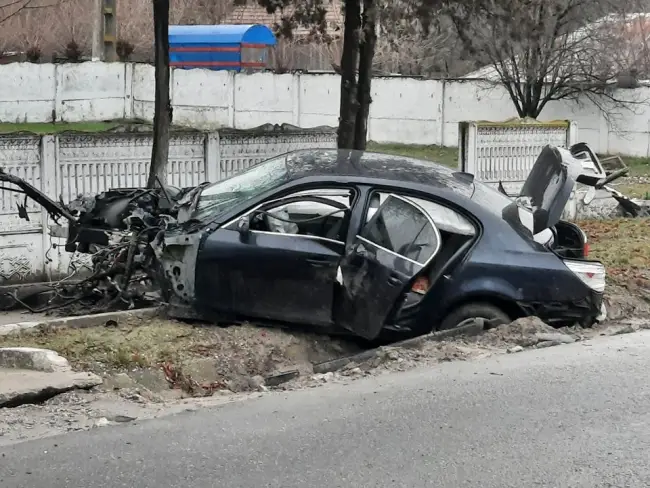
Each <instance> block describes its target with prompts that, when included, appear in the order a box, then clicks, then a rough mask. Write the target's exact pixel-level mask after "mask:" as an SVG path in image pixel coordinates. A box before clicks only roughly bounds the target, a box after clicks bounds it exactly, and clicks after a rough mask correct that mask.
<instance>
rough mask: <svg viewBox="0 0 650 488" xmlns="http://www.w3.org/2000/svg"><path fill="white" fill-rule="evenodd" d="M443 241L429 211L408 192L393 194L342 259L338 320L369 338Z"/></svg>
mask: <svg viewBox="0 0 650 488" xmlns="http://www.w3.org/2000/svg"><path fill="white" fill-rule="evenodd" d="M440 246H441V238H440V232H439V231H438V229H437V228H436V226H435V224H434V223H433V220H432V219H431V218H430V217H429V215H428V214H427V213H426V212H425V211H424V210H423V209H422V208H421V207H420V206H419V205H417V204H416V203H415V202H413V201H412V200H411V199H409V198H408V197H402V196H398V195H394V194H391V195H389V196H388V197H387V198H386V199H385V200H384V202H383V203H382V204H381V206H380V207H379V208H378V209H377V211H376V213H375V214H374V216H373V217H372V218H371V219H370V220H369V221H368V222H367V223H366V224H365V225H364V226H363V227H362V229H361V231H360V233H359V234H358V235H357V236H356V238H355V240H354V242H353V244H352V246H351V247H350V248H349V249H348V250H347V251H346V254H345V256H344V257H343V259H342V260H341V275H342V292H341V297H340V299H339V300H338V301H337V303H336V305H335V310H334V321H335V323H336V324H337V325H338V326H341V327H343V328H346V329H348V330H350V331H351V332H354V333H355V334H357V335H359V336H361V337H364V338H365V339H369V340H370V339H374V338H376V337H377V336H378V335H379V333H380V332H381V329H382V328H383V326H384V324H385V322H386V320H387V319H388V317H389V315H390V314H391V312H392V311H393V310H394V309H395V306H396V304H397V302H398V300H400V298H401V297H402V296H403V295H404V292H405V291H406V290H407V288H408V286H409V285H410V284H411V282H412V281H413V279H414V278H415V277H416V276H417V275H418V273H419V272H420V271H421V270H422V269H423V268H424V267H425V266H427V265H428V264H429V262H431V260H432V259H433V258H434V256H435V255H436V254H437V253H438V251H439V249H440Z"/></svg>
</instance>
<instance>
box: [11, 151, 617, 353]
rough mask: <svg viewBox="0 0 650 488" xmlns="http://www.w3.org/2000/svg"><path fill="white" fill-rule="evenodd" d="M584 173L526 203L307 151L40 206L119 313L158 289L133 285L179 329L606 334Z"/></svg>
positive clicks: (435, 175)
mask: <svg viewBox="0 0 650 488" xmlns="http://www.w3.org/2000/svg"><path fill="white" fill-rule="evenodd" d="M583 166H584V165H583ZM581 172H582V170H581V163H580V161H579V160H578V159H576V158H575V157H574V156H573V155H572V154H571V152H570V151H568V150H565V149H561V148H556V147H551V146H547V147H546V148H544V150H543V151H542V153H541V154H540V156H539V158H538V160H537V162H536V164H535V166H534V168H533V170H532V172H531V174H530V177H529V178H528V181H526V183H525V184H524V186H523V189H522V190H521V193H520V195H519V196H518V197H517V198H514V199H512V198H509V197H508V196H506V195H504V194H502V193H500V192H499V191H497V190H495V189H493V188H491V187H489V186H487V185H485V184H483V183H481V182H478V181H475V180H474V178H473V176H472V175H470V174H467V173H462V172H457V171H454V170H452V169H449V168H447V167H444V166H440V165H437V164H434V163H431V162H427V161H420V160H417V159H411V158H406V157H400V156H391V155H386V154H378V153H372V152H365V153H362V152H354V151H352V152H350V151H336V150H301V151H296V152H292V153H288V154H284V155H282V156H279V157H276V158H273V159H270V160H268V161H265V162H263V163H261V164H259V165H257V166H254V167H252V168H251V169H249V170H248V171H245V172H243V173H240V174H238V175H236V176H234V177H231V178H229V179H226V180H223V181H220V182H217V183H213V184H207V183H206V184H203V185H200V186H198V187H196V188H190V189H182V190H181V189H176V188H170V187H164V188H162V189H159V190H157V191H153V190H143V189H139V190H138V189H121V190H113V191H109V192H105V193H103V194H101V195H99V196H95V197H94V198H90V199H85V200H84V199H81V200H79V201H77V202H76V203H75V204H74V205H68V206H65V207H64V206H62V205H61V204H58V203H57V202H52V201H46V199H44V198H43V197H39V198H40V201H41V203H42V204H43V205H44V207H46V209H47V210H48V212H49V213H50V215H52V216H54V217H60V216H63V217H65V218H66V219H67V220H68V221H69V224H68V225H69V231H68V244H67V249H68V250H69V251H71V252H72V251H81V252H86V253H92V255H93V262H94V263H96V264H95V274H94V275H93V276H94V278H92V277H91V278H86V279H85V280H83V281H82V283H85V286H86V288H87V290H86V291H87V292H88V290H91V289H92V292H93V293H96V292H97V290H98V289H101V290H103V291H102V293H103V295H102V296H103V298H102V300H104V302H109V303H111V304H115V303H116V302H118V303H119V302H122V303H130V304H131V305H130V306H133V301H134V300H135V297H137V296H138V295H142V290H144V289H145V288H142V287H141V289H140V291H133V288H134V286H133V283H144V282H145V281H147V280H148V282H153V283H155V284H157V286H158V288H159V290H160V292H161V294H162V296H163V301H164V302H165V303H167V304H168V311H169V314H170V315H172V316H174V317H177V318H185V319H204V320H209V321H216V322H224V323H230V322H238V321H245V320H250V321H255V322H264V323H278V324H296V325H303V326H307V327H312V328H315V329H320V330H321V331H323V332H327V333H339V332H344V333H352V334H355V335H357V336H360V337H362V338H365V339H369V340H372V339H376V338H378V337H380V336H383V335H386V334H388V335H391V336H392V335H395V334H398V335H399V334H405V335H416V334H422V333H427V332H430V331H432V330H438V329H449V328H454V327H457V326H460V325H462V324H463V323H465V322H468V321H471V320H474V319H476V318H481V319H484V321H485V323H486V324H487V325H488V326H495V325H498V324H502V323H508V322H510V321H512V320H514V319H516V318H519V317H522V316H531V315H535V316H538V317H540V318H542V319H543V320H544V321H546V322H548V323H550V324H554V325H558V326H561V325H566V324H573V323H576V322H579V323H581V324H583V325H586V326H588V325H591V324H593V323H594V322H595V321H597V320H599V319H601V318H602V317H603V313H604V306H603V293H604V288H605V269H604V267H603V265H602V264H601V263H599V262H596V261H590V260H588V259H587V253H588V251H587V249H588V247H587V237H586V236H585V234H584V233H583V232H582V231H581V230H580V229H579V228H578V227H577V226H576V225H574V224H572V223H569V222H565V221H563V220H561V215H562V212H563V209H564V208H565V206H566V203H567V201H568V199H569V197H570V195H571V192H572V190H573V187H574V185H575V182H576V180H578V181H579V177H580V174H581ZM14 183H15V182H14ZM23 190H25V188H23ZM26 190H28V191H26V193H28V194H30V192H31V190H30V189H29V188H26ZM30 196H32V197H34V195H30ZM36 196H37V197H38V195H36ZM109 230H110V232H109ZM116 231H119V232H122V234H119V232H118V234H119V235H120V236H121V237H115V232H116ZM109 236H112V237H109ZM102 253H103V254H102ZM98 277H100V278H101V281H98V280H99V278H98ZM99 283H101V286H100V284H99ZM61 295H62V293H59V294H58V296H61ZM66 296H70V297H71V300H72V299H74V298H72V297H73V296H76V295H74V294H73V293H72V292H70V293H69V295H66Z"/></svg>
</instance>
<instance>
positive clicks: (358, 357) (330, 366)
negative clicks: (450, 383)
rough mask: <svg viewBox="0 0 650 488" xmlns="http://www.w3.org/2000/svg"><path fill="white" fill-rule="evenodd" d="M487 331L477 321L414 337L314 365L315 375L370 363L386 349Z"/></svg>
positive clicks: (418, 344) (409, 346) (413, 345)
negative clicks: (354, 364)
mask: <svg viewBox="0 0 650 488" xmlns="http://www.w3.org/2000/svg"><path fill="white" fill-rule="evenodd" d="M483 330H485V324H484V322H483V321H482V320H481V321H476V322H473V323H471V324H468V325H463V326H461V327H456V328H455V329H448V330H440V331H436V332H432V333H430V334H425V335H423V336H419V337H414V338H412V339H406V340H404V341H400V342H395V343H393V344H389V345H387V346H382V347H378V348H376V349H370V350H368V351H363V352H360V353H359V354H354V355H352V356H346V357H344V358H339V359H333V360H331V361H326V362H324V363H318V364H315V365H314V373H316V374H322V373H329V372H332V371H338V370H339V369H341V368H343V367H345V366H347V365H348V364H350V363H352V362H355V363H360V362H362V361H368V360H369V359H373V358H375V357H377V356H378V355H379V354H380V353H381V352H383V351H385V350H386V349H389V348H390V349H393V348H396V347H402V348H415V347H419V346H421V345H422V344H424V343H426V342H439V341H444V340H445V339H450V338H452V337H458V336H461V335H464V336H475V335H478V334H480V333H481V332H483Z"/></svg>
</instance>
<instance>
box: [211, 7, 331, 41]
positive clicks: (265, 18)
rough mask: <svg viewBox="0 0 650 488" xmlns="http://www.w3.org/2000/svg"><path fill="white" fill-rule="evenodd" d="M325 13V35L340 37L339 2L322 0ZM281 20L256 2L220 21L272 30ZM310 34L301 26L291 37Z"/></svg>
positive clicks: (279, 14) (277, 15) (235, 9)
mask: <svg viewBox="0 0 650 488" xmlns="http://www.w3.org/2000/svg"><path fill="white" fill-rule="evenodd" d="M323 3H324V5H325V8H326V9H327V13H326V15H325V21H326V23H327V34H329V35H330V36H332V37H336V36H338V35H340V33H341V32H342V31H343V19H344V17H343V11H342V9H341V0H324V2H323ZM292 11H293V7H291V6H290V7H288V8H287V9H285V11H284V13H285V15H291V13H292ZM281 19H282V14H281V13H280V12H279V11H278V12H276V13H274V14H269V13H268V12H267V11H266V9H265V8H264V7H261V6H260V5H258V4H257V3H256V2H255V3H250V4H246V5H238V6H235V7H234V8H233V10H232V11H231V12H230V13H229V14H228V15H226V16H225V18H224V19H223V20H222V22H223V23H224V24H262V25H266V26H269V27H271V28H273V26H275V25H276V24H279V23H280V21H281ZM309 34H310V29H309V28H305V27H303V26H299V27H297V28H296V29H295V30H294V32H293V35H294V36H296V37H306V36H308V35H309Z"/></svg>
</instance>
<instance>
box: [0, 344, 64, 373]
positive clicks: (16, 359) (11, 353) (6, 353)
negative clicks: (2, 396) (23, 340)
mask: <svg viewBox="0 0 650 488" xmlns="http://www.w3.org/2000/svg"><path fill="white" fill-rule="evenodd" d="M0 368H12V369H28V370H33V371H43V372H45V373H61V372H67V371H71V370H72V368H71V367H70V363H68V360H67V359H66V358H64V357H61V356H59V355H58V354H57V353H56V352H55V351H51V350H49V349H39V348H36V347H1V348H0ZM0 381H1V379H0Z"/></svg>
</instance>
